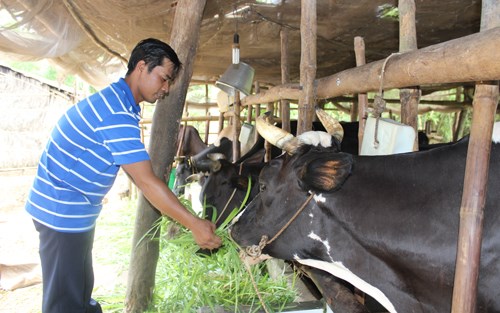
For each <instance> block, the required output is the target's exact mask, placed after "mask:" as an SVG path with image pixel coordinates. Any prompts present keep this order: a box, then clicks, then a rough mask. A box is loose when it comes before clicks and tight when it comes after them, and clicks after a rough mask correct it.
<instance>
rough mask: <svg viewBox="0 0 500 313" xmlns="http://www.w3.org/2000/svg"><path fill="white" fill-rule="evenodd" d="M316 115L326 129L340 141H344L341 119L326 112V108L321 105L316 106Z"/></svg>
mask: <svg viewBox="0 0 500 313" xmlns="http://www.w3.org/2000/svg"><path fill="white" fill-rule="evenodd" d="M316 115H317V116H318V118H319V120H320V121H321V124H323V126H324V127H325V129H326V131H327V132H328V133H329V134H330V135H332V136H333V137H335V138H336V139H337V140H338V141H339V142H342V138H344V128H343V127H342V125H341V124H340V123H339V121H337V120H336V119H335V118H333V117H331V116H330V114H328V113H326V112H325V110H323V109H321V108H320V107H316Z"/></svg>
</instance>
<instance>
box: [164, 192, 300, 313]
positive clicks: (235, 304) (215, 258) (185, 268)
mask: <svg viewBox="0 0 500 313" xmlns="http://www.w3.org/2000/svg"><path fill="white" fill-rule="evenodd" d="M248 194H249V192H247V197H248ZM181 201H182V202H183V204H184V205H185V206H186V207H187V208H188V209H190V210H192V209H191V203H190V202H188V201H187V200H185V199H181ZM242 206H243V205H242ZM240 209H241V208H235V209H234V210H233V211H232V212H231V214H230V215H229V217H228V218H227V219H226V220H225V221H224V222H223V223H222V224H221V226H220V227H219V228H218V229H217V231H216V233H217V235H218V236H219V237H220V238H221V239H222V242H223V243H222V246H221V247H220V248H219V249H218V251H217V252H214V253H211V254H200V253H197V252H198V251H199V247H198V246H197V245H196V243H195V242H194V239H193V237H192V235H191V233H190V232H189V231H188V230H186V229H184V228H181V229H180V231H179V234H178V235H177V236H176V237H175V238H174V239H168V240H167V239H166V238H164V236H163V237H161V239H160V246H161V250H160V257H159V261H158V266H157V274H156V277H157V280H156V287H155V291H154V303H155V307H156V309H157V312H183V313H184V312H186V313H187V312H198V311H199V309H200V308H204V311H203V312H208V311H207V309H208V310H210V311H211V312H220V309H221V308H223V309H224V310H225V311H229V312H257V311H258V310H259V309H262V304H261V303H260V300H259V297H258V295H257V292H256V291H255V288H254V286H253V284H252V278H251V277H250V275H252V276H253V279H254V280H255V283H256V285H257V289H258V291H259V293H260V295H261V297H262V298H263V301H264V304H265V306H266V307H267V308H268V310H269V308H270V307H274V308H276V307H278V308H280V307H283V306H285V305H286V304H288V303H290V302H292V301H293V300H294V298H295V296H296V294H295V291H294V290H292V289H290V288H289V287H288V285H287V281H286V280H285V279H284V278H283V279H279V280H275V279H272V278H271V277H269V275H268V273H267V270H266V267H265V264H263V263H261V264H258V265H255V266H253V267H251V268H250V273H249V271H248V270H247V269H246V268H245V265H244V264H243V263H242V261H241V260H240V257H239V251H238V247H237V245H236V244H235V243H234V242H233V241H232V240H231V239H230V238H229V234H228V231H227V228H228V224H229V222H230V221H231V220H232V219H233V218H234V216H235V215H236V214H237V213H238V211H239V210H240ZM193 214H195V213H194V212H193ZM202 214H203V213H202ZM169 223H174V222H172V221H170V220H169V219H163V220H162V221H161V224H160V225H158V226H159V227H161V228H163V229H166V227H167V226H168V224H169ZM163 233H164V232H163ZM243 310H244V311H243Z"/></svg>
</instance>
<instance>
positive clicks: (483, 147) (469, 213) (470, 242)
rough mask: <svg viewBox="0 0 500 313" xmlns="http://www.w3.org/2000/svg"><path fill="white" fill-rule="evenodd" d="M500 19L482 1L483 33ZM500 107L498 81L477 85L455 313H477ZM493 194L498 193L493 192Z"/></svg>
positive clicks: (499, 12) (495, 7)
mask: <svg viewBox="0 0 500 313" xmlns="http://www.w3.org/2000/svg"><path fill="white" fill-rule="evenodd" d="M499 17H500V3H499V2H498V0H483V2H482V12H481V31H485V30H486V29H490V28H493V27H497V28H498V26H500V18H499ZM497 105H498V81H495V82H494V83H493V82H491V83H487V84H483V83H481V84H479V83H478V84H476V92H475V94H474V101H473V104H472V106H473V114H472V127H471V132H470V139H469V148H468V152H467V163H466V167H465V178H464V189H463V195H462V205H461V207H460V228H459V234H458V236H459V238H458V247H457V260H456V265H455V282H454V287H453V300H452V307H451V312H452V313H474V312H475V311H476V297H477V281H478V277H479V265H480V259H481V241H482V234H483V218H484V204H485V201H486V192H487V185H486V184H487V182H488V169H489V161H490V152H491V134H492V132H493V123H494V121H495V113H496V109H497ZM490 192H497V191H496V190H490Z"/></svg>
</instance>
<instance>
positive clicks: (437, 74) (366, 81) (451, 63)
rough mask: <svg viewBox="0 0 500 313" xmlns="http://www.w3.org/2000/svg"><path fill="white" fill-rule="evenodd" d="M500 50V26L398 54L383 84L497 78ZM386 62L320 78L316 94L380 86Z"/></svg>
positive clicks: (281, 93) (279, 94) (294, 92)
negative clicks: (382, 69) (499, 52)
mask: <svg viewBox="0 0 500 313" xmlns="http://www.w3.org/2000/svg"><path fill="white" fill-rule="evenodd" d="M497 51H500V27H496V28H494V29H490V30H486V31H484V32H479V33H476V34H472V35H469V36H465V37H461V38H458V39H454V40H450V41H446V42H443V43H440V44H436V45H433V46H428V47H426V48H422V49H419V50H416V51H412V52H407V53H404V54H401V55H395V56H393V57H391V59H390V61H389V62H388V64H387V66H386V69H385V75H384V88H385V89H393V88H403V87H410V86H418V85H420V86H421V85H431V84H448V83H463V82H474V81H482V80H483V81H486V80H496V79H498V78H499V77H500V62H498V58H497V55H498V52H497ZM471 56H474V57H471ZM384 61H385V60H379V61H375V62H371V63H369V64H366V65H363V66H359V67H355V68H352V69H348V70H345V71H342V72H339V73H336V74H333V75H330V76H327V77H324V78H319V79H316V82H315V85H316V86H317V96H318V98H334V97H337V96H341V95H346V94H359V93H364V92H369V91H376V90H378V89H379V87H380V77H379V75H380V72H381V68H382V65H383V63H384ZM456 64H460V65H461V66H456ZM299 89H300V86H299V85H298V84H287V85H279V86H276V87H273V88H270V89H269V90H268V91H267V92H265V93H259V94H255V95H250V96H247V97H245V98H244V99H243V100H242V105H250V104H256V103H265V102H270V101H277V100H280V99H289V100H297V99H299V94H300V90H299Z"/></svg>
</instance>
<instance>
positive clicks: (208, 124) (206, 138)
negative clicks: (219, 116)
mask: <svg viewBox="0 0 500 313" xmlns="http://www.w3.org/2000/svg"><path fill="white" fill-rule="evenodd" d="M211 117H212V115H211V114H210V112H207V120H206V121H205V140H204V141H203V142H204V143H205V144H206V145H208V136H209V135H210V118H211Z"/></svg>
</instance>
